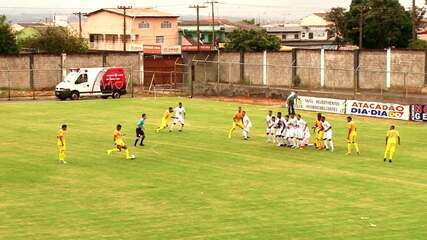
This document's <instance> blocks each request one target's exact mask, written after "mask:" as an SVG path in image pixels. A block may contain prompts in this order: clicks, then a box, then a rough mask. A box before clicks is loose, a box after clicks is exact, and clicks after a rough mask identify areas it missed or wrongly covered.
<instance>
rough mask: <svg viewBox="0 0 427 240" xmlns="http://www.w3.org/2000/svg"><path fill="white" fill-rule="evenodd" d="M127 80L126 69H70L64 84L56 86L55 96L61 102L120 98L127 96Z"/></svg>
mask: <svg viewBox="0 0 427 240" xmlns="http://www.w3.org/2000/svg"><path fill="white" fill-rule="evenodd" d="M126 87H127V79H126V74H125V69H124V68H118V67H102V68H79V69H70V72H69V73H68V75H67V76H66V77H65V78H64V80H63V81H62V82H60V83H59V84H58V85H56V88H55V96H56V97H57V98H59V99H61V100H65V99H67V98H70V99H71V100H77V99H79V98H80V97H92V96H100V97H102V98H108V97H110V96H111V97H112V98H120V96H121V95H124V94H126Z"/></svg>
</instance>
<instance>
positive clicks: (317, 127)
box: [313, 113, 325, 150]
mask: <svg viewBox="0 0 427 240" xmlns="http://www.w3.org/2000/svg"><path fill="white" fill-rule="evenodd" d="M321 119H322V114H321V113H317V118H316V121H315V122H314V126H313V129H314V147H315V148H317V149H319V150H322V149H323V148H324V147H325V146H324V144H323V135H324V130H323V125H322V121H321Z"/></svg>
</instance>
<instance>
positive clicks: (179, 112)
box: [170, 102, 186, 132]
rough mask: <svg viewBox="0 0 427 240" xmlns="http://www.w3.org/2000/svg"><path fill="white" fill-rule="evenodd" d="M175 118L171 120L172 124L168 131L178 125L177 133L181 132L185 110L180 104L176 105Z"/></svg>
mask: <svg viewBox="0 0 427 240" xmlns="http://www.w3.org/2000/svg"><path fill="white" fill-rule="evenodd" d="M173 111H174V113H175V116H174V118H173V124H172V125H171V127H170V130H171V131H172V130H173V128H174V127H175V125H177V124H179V125H180V128H179V130H178V131H180V132H182V129H183V128H184V123H185V113H186V112H185V108H184V106H182V103H181V102H180V103H178V107H176V108H175V109H174V110H173Z"/></svg>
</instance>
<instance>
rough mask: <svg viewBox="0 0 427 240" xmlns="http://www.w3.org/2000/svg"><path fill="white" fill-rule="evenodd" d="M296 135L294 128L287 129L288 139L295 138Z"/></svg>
mask: <svg viewBox="0 0 427 240" xmlns="http://www.w3.org/2000/svg"><path fill="white" fill-rule="evenodd" d="M294 135H295V131H294V129H293V128H288V129H286V135H285V136H286V138H293V137H294Z"/></svg>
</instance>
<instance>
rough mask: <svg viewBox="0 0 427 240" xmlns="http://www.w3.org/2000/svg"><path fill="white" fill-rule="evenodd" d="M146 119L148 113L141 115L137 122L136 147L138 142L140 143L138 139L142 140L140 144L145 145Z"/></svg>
mask: <svg viewBox="0 0 427 240" xmlns="http://www.w3.org/2000/svg"><path fill="white" fill-rule="evenodd" d="M145 119H147V115H146V114H145V113H143V114H142V115H141V118H140V119H139V120H138V122H137V123H136V139H135V144H134V146H135V147H136V144H138V141H140V140H141V142H140V143H139V146H144V139H145V133H144V125H145Z"/></svg>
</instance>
